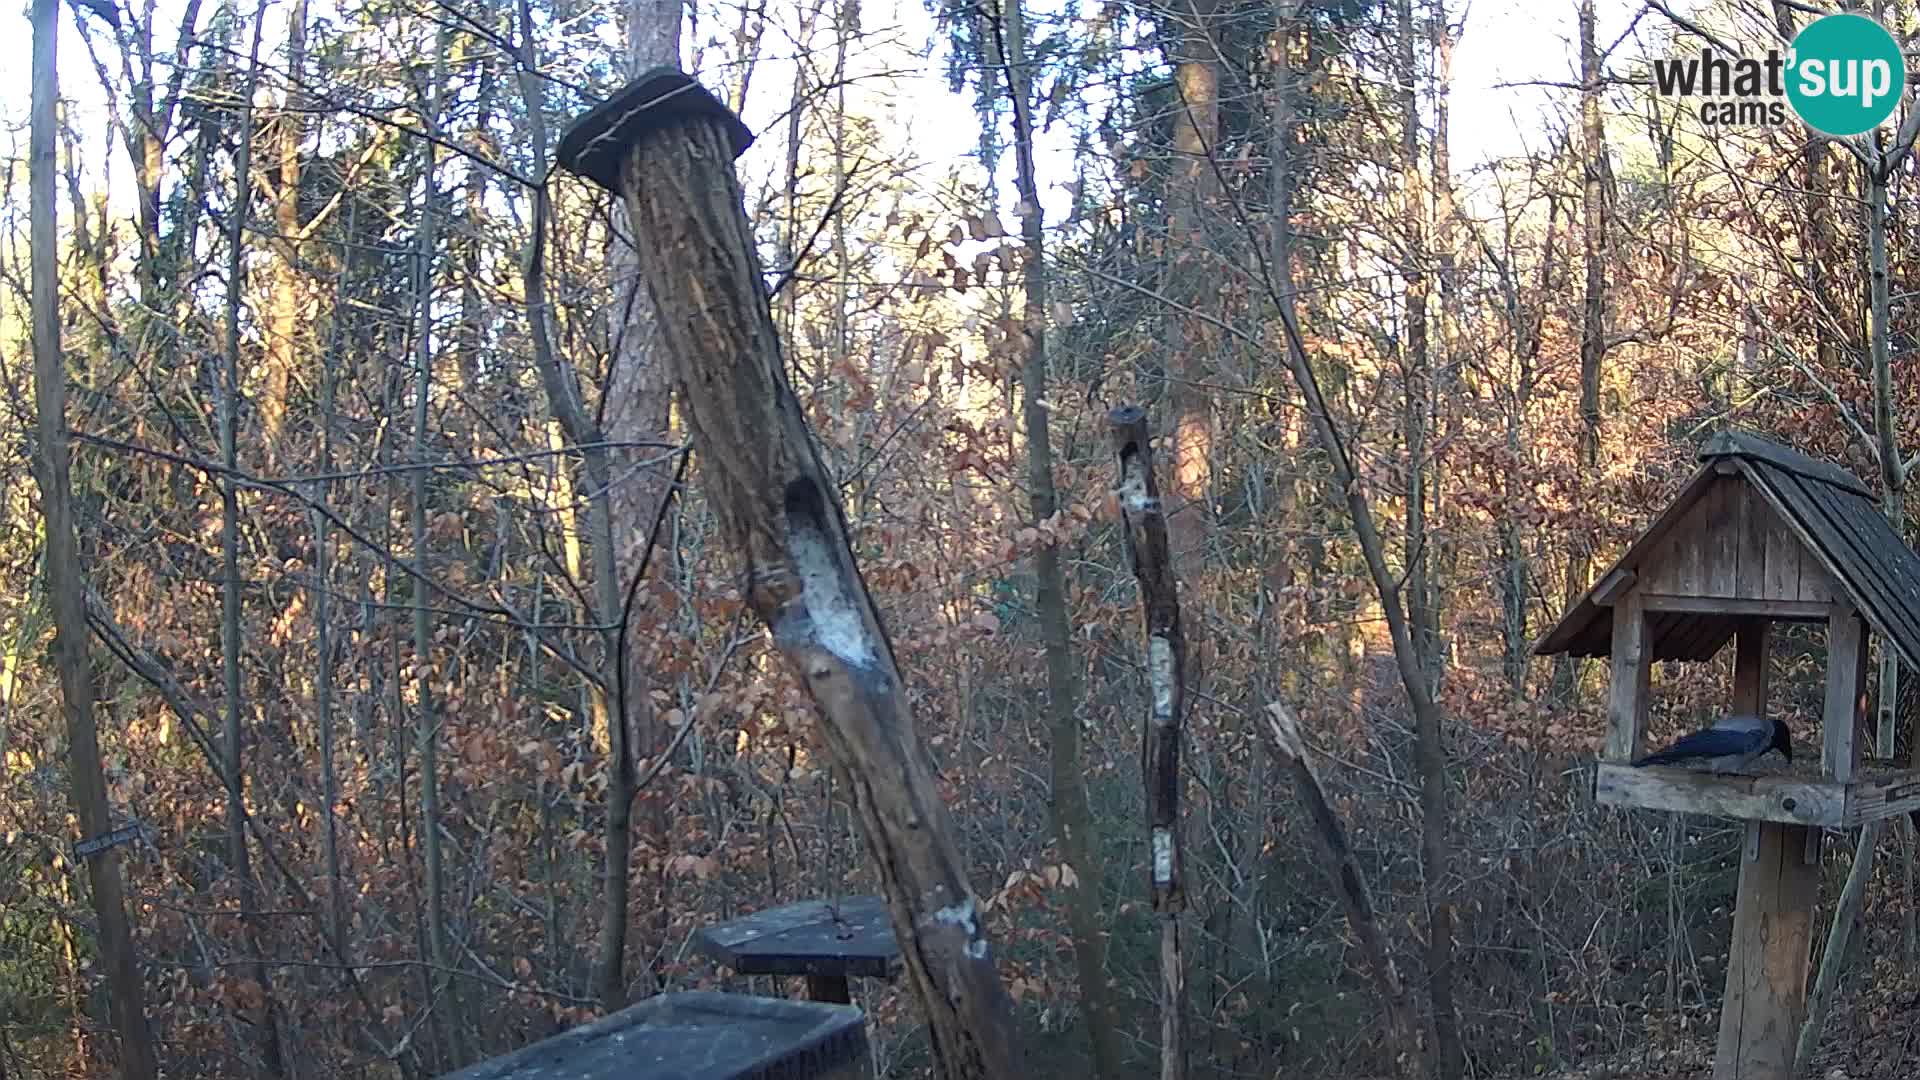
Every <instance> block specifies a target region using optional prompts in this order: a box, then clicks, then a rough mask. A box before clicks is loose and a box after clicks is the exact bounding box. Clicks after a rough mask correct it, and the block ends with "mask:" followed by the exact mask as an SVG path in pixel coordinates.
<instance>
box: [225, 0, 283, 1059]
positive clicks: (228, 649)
mask: <svg viewBox="0 0 1920 1080" xmlns="http://www.w3.org/2000/svg"><path fill="white" fill-rule="evenodd" d="M265 15H266V0H261V3H260V5H259V8H258V10H257V11H256V12H255V16H256V20H255V23H254V33H253V47H252V50H251V52H250V53H249V56H248V59H249V66H248V68H247V77H246V82H245V89H244V91H243V93H244V94H245V97H244V98H243V99H242V104H241V107H240V133H239V140H238V147H237V149H236V150H235V152H234V163H233V175H234V185H235V188H234V195H233V209H232V210H231V211H230V214H231V223H230V226H229V228H228V230H227V267H226V270H227V297H226V348H225V350H224V354H223V363H222V365H221V385H220V460H221V464H222V465H223V466H224V467H225V470H226V471H225V474H224V475H223V476H222V477H221V478H220V576H221V582H220V670H221V674H222V680H223V689H224V691H225V692H224V695H223V696H224V698H225V701H224V702H223V711H222V714H221V717H222V729H223V735H222V740H223V741H222V749H223V752H224V756H225V762H224V765H225V771H226V779H227V853H228V854H227V861H228V864H229V866H230V867H231V869H232V873H233V875H234V879H235V880H236V881H237V882H238V883H239V886H240V888H239V893H240V925H241V936H242V937H243V938H244V939H245V941H246V943H247V947H248V948H249V949H250V950H251V951H252V952H253V955H254V957H255V958H256V960H255V963H254V964H253V965H251V968H250V970H251V972H252V975H253V979H254V981H255V982H256V983H258V984H259V988H260V991H261V998H260V1000H261V1005H260V1009H259V1012H258V1014H257V1015H256V1016H255V1017H254V1018H253V1023H254V1025H255V1027H256V1028H257V1029H258V1031H259V1033H260V1046H261V1055H262V1058H263V1059H264V1060H265V1062H266V1068H267V1071H268V1072H269V1073H271V1074H272V1075H274V1076H282V1075H285V1073H286V1059H285V1056H284V1055H283V1053H282V1050H281V1046H280V1037H279V1026H280V1018H279V1010H278V1008H277V1007H276V1005H275V1001H274V991H273V974H272V972H271V971H270V970H269V969H268V968H267V966H266V964H264V963H261V962H259V961H258V958H259V957H261V956H262V955H264V951H263V949H262V947H261V940H260V925H259V915H258V909H259V904H260V902H259V896H258V885H257V883H256V882H255V880H254V876H253V859H252V853H251V847H250V845H249V844H248V843H247V807H246V787H247V772H246V740H247V731H246V727H245V725H244V723H243V721H242V719H241V716H242V712H243V711H244V708H245V704H246V701H245V687H244V685H243V683H242V680H241V671H240V651H241V629H242V627H241V624H242V622H243V621H244V615H243V612H242V610H241V604H242V597H241V595H240V584H241V583H240V492H239V488H238V482H237V480H236V479H235V477H236V476H238V475H239V458H238V452H237V451H238V444H237V442H236V439H237V437H238V429H239V414H240V301H241V296H240V286H241V274H242V265H243V256H244V254H245V252H246V244H247V236H246V225H247V216H248V213H249V209H250V206H251V204H252V201H253V184H252V179H253V162H252V158H253V153H252V150H253V92H254V89H255V87H256V86H257V85H258V83H259V77H260V35H261V30H262V28H263V27H262V25H261V24H262V22H263V21H264V17H265Z"/></svg>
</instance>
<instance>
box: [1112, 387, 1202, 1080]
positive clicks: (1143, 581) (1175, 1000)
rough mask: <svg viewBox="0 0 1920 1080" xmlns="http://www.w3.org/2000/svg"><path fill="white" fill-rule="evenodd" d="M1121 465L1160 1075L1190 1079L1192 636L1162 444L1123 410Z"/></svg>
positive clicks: (1115, 425) (1115, 420)
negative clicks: (1183, 768) (1183, 844)
mask: <svg viewBox="0 0 1920 1080" xmlns="http://www.w3.org/2000/svg"><path fill="white" fill-rule="evenodd" d="M1107 422H1108V424H1109V425H1110V427H1111V430H1112V434H1113V450H1114V455H1115V456H1116V457H1117V458H1118V459H1119V460H1118V463H1117V464H1118V466H1119V480H1118V483H1117V484H1116V485H1115V487H1114V494H1115V495H1117V496H1118V497H1119V500H1120V516H1121V517H1122V518H1124V519H1125V521H1126V526H1127V548H1128V550H1129V551H1131V552H1132V553H1133V573H1134V576H1135V577H1137V578H1139V579H1140V608H1141V611H1142V612H1144V613H1145V615H1146V624H1147V687H1148V692H1149V693H1150V694H1151V697H1152V700H1151V701H1150V702H1149V704H1148V708H1147V724H1146V729H1145V730H1144V731H1142V732H1141V734H1140V739H1141V749H1140V767H1141V773H1142V777H1141V779H1142V780H1143V781H1144V783H1145V784H1146V797H1147V841H1148V850H1149V853H1150V858H1149V860H1148V863H1149V866H1148V873H1147V888H1148V891H1149V893H1150V894H1151V895H1152V897H1153V910H1154V912H1155V913H1156V914H1158V915H1159V916H1160V920H1161V922H1160V984H1161V986H1160V993H1161V1002H1160V1076H1161V1080H1182V1078H1183V1077H1185V1076H1186V1074H1187V1055H1186V968H1185V964H1184V962H1183V961H1182V960H1181V958H1180V913H1181V912H1182V911H1185V910H1186V906H1187V896H1186V884H1185V882H1184V881H1183V880H1182V878H1181V856H1180V723H1181V720H1182V719H1183V717H1184V716H1185V711H1186V693H1187V685H1186V665H1187V644H1186V637H1185V635H1184V634H1183V632H1182V631H1181V629H1180V594H1179V585H1178V583H1177V582H1176V581H1175V580H1174V576H1173V561H1172V559H1171V558H1169V556H1168V553H1167V517H1166V511H1165V506H1164V504H1163V503H1162V502H1161V500H1160V487H1159V484H1158V482H1157V481H1156V480H1155V479H1154V475H1153V441H1152V435H1151V434H1150V433H1149V432H1148V431H1147V414H1146V411H1145V410H1143V409H1141V408H1139V407H1138V406H1134V405H1123V406H1121V407H1120V408H1117V409H1115V410H1113V411H1112V412H1110V413H1108V414H1107Z"/></svg>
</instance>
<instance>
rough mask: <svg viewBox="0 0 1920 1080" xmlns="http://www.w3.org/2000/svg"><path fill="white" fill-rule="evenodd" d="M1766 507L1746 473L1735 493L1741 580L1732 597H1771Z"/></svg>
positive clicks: (1736, 541) (1736, 537)
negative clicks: (1768, 583) (1768, 590)
mask: <svg viewBox="0 0 1920 1080" xmlns="http://www.w3.org/2000/svg"><path fill="white" fill-rule="evenodd" d="M1768 512H1769V511H1768V510H1767V506H1766V504H1765V503H1764V502H1762V501H1761V499H1760V496H1759V494H1758V493H1757V492H1755V491H1754V490H1753V483H1752V482H1751V481H1749V480H1748V479H1747V478H1746V476H1745V474H1744V473H1743V474H1742V475H1741V476H1740V478H1739V480H1738V481H1737V482H1736V486H1735V491H1734V523H1733V532H1734V539H1735V543H1736V544H1738V546H1739V564H1740V571H1739V572H1740V576H1739V578H1738V579H1737V580H1736V583H1735V586H1734V590H1733V595H1735V596H1740V597H1747V598H1750V599H1760V598H1767V597H1771V596H1772V594H1771V593H1768V592H1767V538H1766V534H1765V533H1764V532H1762V531H1761V530H1762V528H1763V524H1762V523H1763V522H1764V521H1765V518H1764V516H1763V515H1765V514H1767V513H1768Z"/></svg>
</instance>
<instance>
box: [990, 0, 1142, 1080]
mask: <svg viewBox="0 0 1920 1080" xmlns="http://www.w3.org/2000/svg"><path fill="white" fill-rule="evenodd" d="M1002 12H1003V17H1004V20H1005V22H1004V50H1003V51H1004V53H1005V56H1006V63H1007V88H1008V93H1009V96H1010V97H1011V98H1012V101H1013V133H1014V134H1013V147H1014V161H1015V165H1016V171H1017V181H1016V182H1017V186H1018V189H1019V193H1020V203H1021V206H1022V207H1023V208H1024V209H1026V210H1027V211H1028V212H1027V213H1025V214H1022V215H1021V219H1020V232H1021V237H1022V239H1023V240H1024V241H1025V246H1024V254H1023V257H1022V270H1023V272H1024V274H1025V277H1026V307H1025V310H1024V312H1023V322H1024V328H1025V333H1026V337H1027V357H1026V364H1025V366H1024V368H1023V369H1022V371H1021V390H1022V409H1021V411H1022V414H1023V417H1024V421H1025V425H1026V438H1027V489H1028V491H1027V494H1028V499H1029V500H1030V504H1031V507H1032V513H1033V522H1034V524H1036V525H1039V524H1042V523H1044V522H1046V521H1047V520H1049V519H1050V518H1052V517H1053V516H1054V512H1055V511H1056V509H1057V508H1058V505H1059V495H1058V493H1057V491H1056V490H1055V487H1054V479H1053V445H1052V437H1051V434H1050V429H1049V425H1048V419H1047V411H1048V410H1047V404H1046V396H1047V389H1048V388H1047V381H1048V356H1047V284H1048V282H1047V277H1048V273H1047V272H1048V266H1047V260H1046V239H1045V237H1046V234H1045V231H1044V227H1043V220H1042V215H1041V210H1040V194H1039V182H1038V180H1037V178H1036V177H1035V175H1034V164H1033V113H1032V104H1033V98H1032V85H1031V81H1030V76H1029V74H1028V67H1027V51H1026V50H1027V27H1026V15H1025V12H1024V11H1023V9H1022V3H1021V0H1003V7H1002ZM1034 578H1035V582H1036V586H1035V596H1034V608H1035V610H1036V611H1037V612H1038V614H1039V617H1040V636H1041V640H1042V641H1044V642H1045V645H1046V654H1047V712H1048V722H1047V727H1048V730H1049V732H1050V734H1051V736H1052V738H1051V742H1052V750H1053V755H1052V757H1053V761H1052V765H1053V821H1054V831H1055V833H1056V834H1057V835H1058V837H1059V842H1060V855H1061V857H1062V858H1063V859H1064V860H1065V861H1066V863H1067V865H1068V866H1071V867H1072V868H1073V871H1074V881H1073V882H1072V883H1071V884H1065V885H1064V887H1065V889H1066V893H1067V898H1066V899H1067V923H1068V926H1069V928H1070V929H1071V931H1072V934H1073V952H1074V959H1075V961H1076V963H1077V966H1078V969H1079V979H1080V1000H1081V1006H1082V1008H1083V1010H1084V1011H1085V1014H1086V1028H1087V1039H1088V1042H1089V1044H1090V1046H1089V1048H1090V1050H1091V1051H1092V1055H1093V1072H1092V1075H1094V1076H1098V1077H1102V1078H1106V1080H1118V1078H1119V1076H1120V1075H1121V1066H1120V1044H1119V1039H1118V1036H1117V1032H1116V1030H1115V1028H1114V1021H1113V1008H1112V1005H1111V1003H1110V1000H1109V996H1108V993H1107V962H1106V948H1105V945H1104V941H1103V937H1102V933H1101V926H1100V883H1101V881H1102V879H1103V878H1104V877H1105V875H1104V873H1103V872H1102V870H1103V868H1102V866H1101V864H1100V861H1099V854H1098V853H1099V851H1100V843H1099V837H1098V834H1097V833H1096V832H1095V824H1094V819H1093V812H1092V810H1091V809H1090V808H1089V807H1088V805H1087V780H1086V771H1085V770H1086V764H1085V762H1084V761H1083V760H1082V758H1081V753H1080V707H1079V706H1080V688H1079V686H1078V675H1077V671H1076V668H1077V665H1078V661H1077V660H1076V658H1075V657H1074V654H1073V638H1072V630H1071V627H1070V626H1069V623H1068V615H1067V580H1066V574H1065V573H1064V572H1063V571H1062V569H1061V567H1060V549H1059V547H1058V546H1057V545H1056V544H1055V543H1053V542H1043V543H1042V544H1041V545H1040V547H1039V549H1038V550H1037V551H1035V552H1034Z"/></svg>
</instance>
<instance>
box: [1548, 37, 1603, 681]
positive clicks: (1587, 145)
mask: <svg viewBox="0 0 1920 1080" xmlns="http://www.w3.org/2000/svg"><path fill="white" fill-rule="evenodd" d="M1600 93H1601V85H1600V50H1599V45H1598V44H1597V43H1596V42H1595V40H1594V11H1593V0H1580V131H1581V157H1582V166H1581V188H1580V190H1581V212H1582V213H1583V214H1584V215H1585V217H1584V223H1585V227H1584V228H1583V229H1582V230H1581V245H1582V248H1583V251H1584V258H1585V263H1586V289H1585V292H1584V293H1583V294H1582V299H1581V305H1580V438H1579V445H1578V448H1577V456H1578V461H1579V468H1580V469H1581V471H1582V475H1581V477H1580V480H1579V482H1580V483H1581V484H1592V483H1594V482H1595V481H1596V479H1597V476H1596V474H1597V472H1598V470H1599V466H1600V362H1601V359H1602V358H1603V356H1604V355H1605V353H1606V333H1607V327H1606V318H1607V270H1606V252H1607V229H1608V224H1607V222H1608V214H1607V176H1608V173H1609V166H1608V161H1607V130H1606V125H1605V123H1604V122H1603V121H1602V120H1601V117H1600ZM1592 574H1593V552H1592V551H1589V550H1588V544H1587V542H1586V541H1585V540H1584V539H1576V540H1575V541H1574V543H1573V545H1572V551H1571V552H1570V553H1569V555H1568V558H1567V577H1566V586H1565V595H1566V599H1567V600H1568V602H1572V600H1573V599H1574V598H1576V597H1578V596H1579V595H1580V594H1581V593H1583V592H1585V591H1586V588H1587V585H1588V581H1587V579H1588V578H1589V577H1591V576H1592ZM1575 670H1576V669H1575V667H1574V662H1573V660H1572V659H1571V658H1569V657H1562V658H1560V659H1558V660H1556V661H1555V667H1554V682H1555V696H1556V697H1558V698H1559V699H1560V700H1562V701H1572V700H1573V695H1574V694H1575V693H1576V692H1577V689H1578V688H1577V687H1576V686H1575V685H1574V672H1575Z"/></svg>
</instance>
